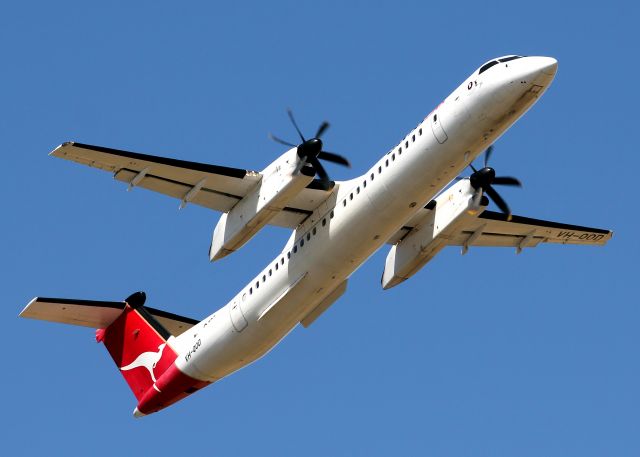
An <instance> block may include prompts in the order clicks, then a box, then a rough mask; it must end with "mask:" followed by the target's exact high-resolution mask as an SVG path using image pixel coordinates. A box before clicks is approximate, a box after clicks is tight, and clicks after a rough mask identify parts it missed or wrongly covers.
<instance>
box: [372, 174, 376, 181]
mask: <svg viewBox="0 0 640 457" xmlns="http://www.w3.org/2000/svg"><path fill="white" fill-rule="evenodd" d="M375 176H376V175H375V174H374V173H371V181H373V178H375Z"/></svg>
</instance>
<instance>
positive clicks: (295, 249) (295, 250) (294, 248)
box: [293, 245, 298, 254]
mask: <svg viewBox="0 0 640 457" xmlns="http://www.w3.org/2000/svg"><path fill="white" fill-rule="evenodd" d="M296 252H298V246H297V245H296V246H294V247H293V253H294V254H295V253H296Z"/></svg>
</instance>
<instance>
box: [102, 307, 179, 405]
mask: <svg viewBox="0 0 640 457" xmlns="http://www.w3.org/2000/svg"><path fill="white" fill-rule="evenodd" d="M96 340H98V341H100V340H101V341H103V342H104V345H105V346H106V348H107V350H108V351H109V354H111V358H112V359H113V361H114V362H115V363H116V365H117V366H118V368H120V372H121V373H122V376H123V377H124V379H125V380H126V381H127V384H129V387H130V388H131V390H132V391H133V394H134V395H135V396H136V398H137V399H138V401H140V400H141V399H142V398H143V397H144V396H145V393H147V391H149V390H151V391H155V390H156V389H155V388H154V384H155V382H156V380H157V379H158V378H159V377H160V376H161V375H162V373H164V372H165V371H166V370H167V368H169V367H170V366H171V365H172V364H173V361H174V360H175V359H176V357H177V354H176V353H175V351H174V350H173V349H171V347H170V346H169V345H167V341H166V340H165V339H164V338H163V337H162V336H161V335H160V334H159V333H158V332H157V331H156V330H155V329H154V328H153V326H152V325H151V324H150V323H149V322H147V320H146V319H145V318H144V317H143V316H142V315H141V313H140V312H139V311H138V310H136V309H133V308H131V307H130V306H129V305H127V306H125V308H124V311H123V312H122V314H121V315H120V316H119V317H118V318H117V319H116V320H115V321H113V323H112V324H111V325H109V326H108V327H107V328H106V329H103V331H102V332H100V330H98V331H97V332H96Z"/></svg>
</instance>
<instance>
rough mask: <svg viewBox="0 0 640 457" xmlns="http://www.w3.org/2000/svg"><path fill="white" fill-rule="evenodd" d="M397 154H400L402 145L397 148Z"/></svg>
mask: <svg viewBox="0 0 640 457" xmlns="http://www.w3.org/2000/svg"><path fill="white" fill-rule="evenodd" d="M398 154H402V146H400V147H399V148H398Z"/></svg>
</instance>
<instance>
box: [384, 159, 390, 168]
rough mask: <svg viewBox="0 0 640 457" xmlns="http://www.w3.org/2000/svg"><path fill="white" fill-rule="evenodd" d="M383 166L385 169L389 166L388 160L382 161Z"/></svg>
mask: <svg viewBox="0 0 640 457" xmlns="http://www.w3.org/2000/svg"><path fill="white" fill-rule="evenodd" d="M384 166H385V167H388V166H389V159H387V160H385V161H384Z"/></svg>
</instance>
